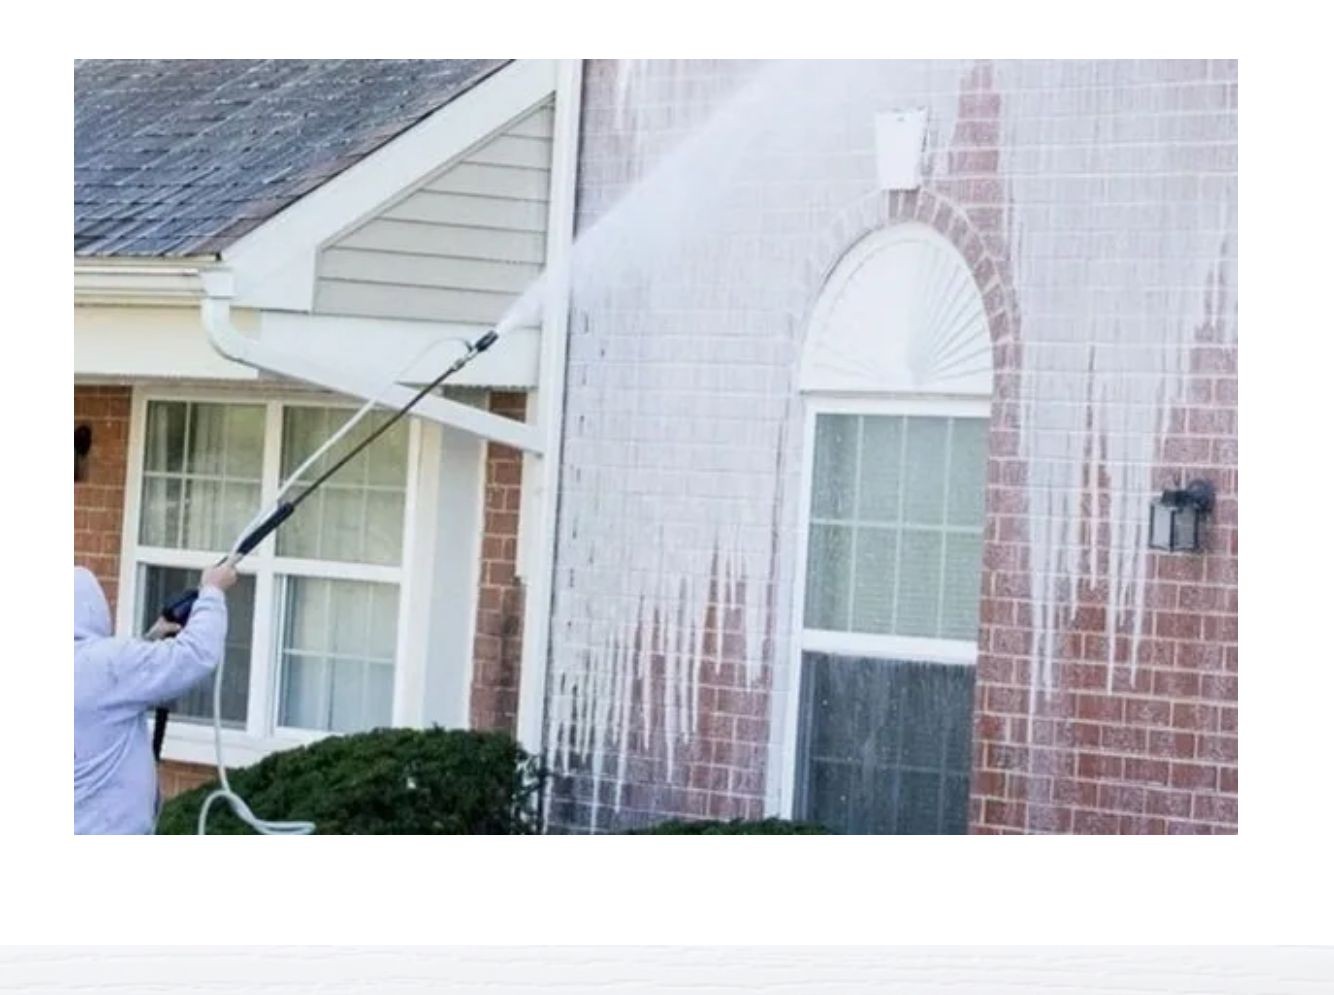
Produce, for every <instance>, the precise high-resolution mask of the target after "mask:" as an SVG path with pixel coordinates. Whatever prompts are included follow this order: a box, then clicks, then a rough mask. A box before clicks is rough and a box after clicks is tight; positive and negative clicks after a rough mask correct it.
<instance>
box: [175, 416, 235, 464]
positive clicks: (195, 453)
mask: <svg viewBox="0 0 1334 995" xmlns="http://www.w3.org/2000/svg"><path fill="white" fill-rule="evenodd" d="M226 424H227V412H226V409H224V408H223V407H222V406H221V405H219V404H192V405H190V436H189V437H190V442H189V451H188V452H187V453H186V458H185V472H186V473H193V474H202V475H206V476H221V474H222V460H223V450H224V448H225V445H226V434H225V432H224V429H225V428H226Z"/></svg>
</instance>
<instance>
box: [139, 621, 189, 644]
mask: <svg viewBox="0 0 1334 995" xmlns="http://www.w3.org/2000/svg"><path fill="white" fill-rule="evenodd" d="M180 631H181V627H180V626H179V625H177V624H176V623H175V622H168V621H167V620H166V619H165V618H158V620H157V621H156V622H154V623H153V627H152V628H151V629H149V630H148V635H146V636H145V637H144V638H145V639H166V638H167V637H169V636H174V635H176V633H178V632H180Z"/></svg>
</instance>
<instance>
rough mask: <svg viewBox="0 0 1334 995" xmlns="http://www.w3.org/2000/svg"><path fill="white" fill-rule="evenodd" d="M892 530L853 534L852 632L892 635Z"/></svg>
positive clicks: (869, 528) (867, 528)
mask: <svg viewBox="0 0 1334 995" xmlns="http://www.w3.org/2000/svg"><path fill="white" fill-rule="evenodd" d="M897 548H898V536H897V534H896V533H895V531H894V530H893V529H888V528H876V527H874V526H865V527H862V528H859V529H858V530H857V557H856V559H857V564H856V571H855V575H854V577H853V591H854V592H855V593H854V594H853V601H852V631H853V632H878V633H888V632H893V631H894V571H895V565H894V554H895V552H896V551H897Z"/></svg>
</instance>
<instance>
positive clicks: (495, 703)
mask: <svg viewBox="0 0 1334 995" xmlns="http://www.w3.org/2000/svg"><path fill="white" fill-rule="evenodd" d="M526 405H527V395H526V394H523V393H518V392H510V393H505V392H495V393H492V395H491V398H490V407H491V410H492V411H493V412H494V413H496V414H499V415H504V416H505V417H508V418H514V419H517V420H522V419H523V418H524V412H525V410H526ZM522 476H523V454H522V453H520V452H519V451H518V450H517V449H512V448H510V447H509V446H503V445H500V444H498V443H490V444H488V446H487V449H486V495H485V508H484V515H485V520H484V523H483V533H482V563H481V570H480V576H479V578H478V592H477V634H476V638H475V641H474V643H473V679H472V689H471V695H472V699H471V714H472V725H473V728H476V729H503V730H506V731H508V732H513V731H514V729H515V721H516V717H517V714H518V707H519V671H520V661H521V658H522V655H523V583H522V582H521V581H520V580H519V579H518V578H517V577H516V576H515V573H514V568H515V559H516V556H517V552H518V536H519V489H520V483H521V481H522Z"/></svg>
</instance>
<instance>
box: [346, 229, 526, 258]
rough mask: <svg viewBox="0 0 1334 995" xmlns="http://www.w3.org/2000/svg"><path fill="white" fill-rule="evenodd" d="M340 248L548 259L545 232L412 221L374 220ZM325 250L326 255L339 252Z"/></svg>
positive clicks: (479, 256)
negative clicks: (540, 233) (463, 226)
mask: <svg viewBox="0 0 1334 995" xmlns="http://www.w3.org/2000/svg"><path fill="white" fill-rule="evenodd" d="M335 248H337V249H375V250H379V251H381V252H408V253H413V254H416V255H424V256H457V257H462V258H468V259H489V260H493V261H495V262H510V261H513V262H516V263H529V264H532V265H534V266H539V267H540V266H541V265H542V261H543V260H544V259H545V258H546V248H547V239H546V236H545V235H539V234H536V233H534V232H523V231H498V230H497V229H494V228H461V227H458V226H452V227H451V226H445V225H431V224H417V223H415V222H412V221H372V222H371V223H370V224H368V225H366V226H365V227H363V228H361V229H359V230H358V231H355V232H353V233H352V234H351V235H348V236H347V237H346V238H344V239H343V240H342V241H341V242H339V243H338V245H337V246H336V247H335ZM335 248H330V249H326V250H325V255H326V256H327V255H328V254H329V253H331V252H333V251H335Z"/></svg>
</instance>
